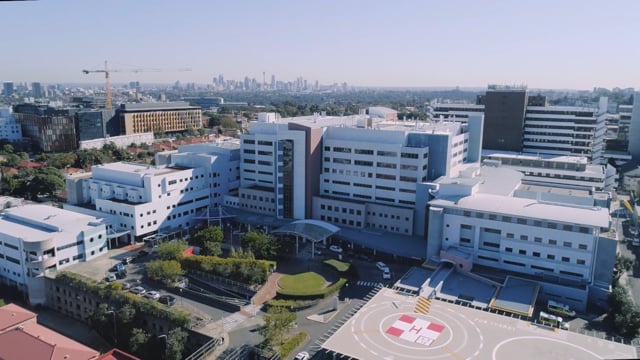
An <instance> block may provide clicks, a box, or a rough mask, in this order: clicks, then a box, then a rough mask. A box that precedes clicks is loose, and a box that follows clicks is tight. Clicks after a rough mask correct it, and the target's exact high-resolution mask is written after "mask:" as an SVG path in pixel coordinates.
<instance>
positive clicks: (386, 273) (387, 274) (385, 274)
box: [382, 269, 391, 280]
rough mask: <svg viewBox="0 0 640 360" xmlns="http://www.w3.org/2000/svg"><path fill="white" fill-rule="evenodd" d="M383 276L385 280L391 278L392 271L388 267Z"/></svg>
mask: <svg viewBox="0 0 640 360" xmlns="http://www.w3.org/2000/svg"><path fill="white" fill-rule="evenodd" d="M382 278H383V279H385V280H389V279H391V273H390V272H389V269H386V270H384V271H383V272H382Z"/></svg>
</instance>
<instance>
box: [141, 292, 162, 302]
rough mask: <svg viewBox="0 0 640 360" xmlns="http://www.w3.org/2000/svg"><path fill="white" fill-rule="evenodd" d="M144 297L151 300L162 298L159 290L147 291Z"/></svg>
mask: <svg viewBox="0 0 640 360" xmlns="http://www.w3.org/2000/svg"><path fill="white" fill-rule="evenodd" d="M144 297H146V298H147V299H151V300H158V299H160V293H159V292H157V291H147V292H146V293H145V294H144Z"/></svg>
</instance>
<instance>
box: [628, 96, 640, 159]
mask: <svg viewBox="0 0 640 360" xmlns="http://www.w3.org/2000/svg"><path fill="white" fill-rule="evenodd" d="M629 153H630V154H631V157H632V158H633V159H634V160H640V92H635V93H634V94H633V110H631V124H630V125H629Z"/></svg>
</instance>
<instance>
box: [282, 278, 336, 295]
mask: <svg viewBox="0 0 640 360" xmlns="http://www.w3.org/2000/svg"><path fill="white" fill-rule="evenodd" d="M278 285H279V286H280V289H281V290H282V292H285V293H287V294H299V295H306V294H312V293H317V292H319V291H321V290H322V289H324V288H326V287H327V285H328V283H327V280H325V279H324V278H323V277H322V276H321V275H319V274H318V273H315V272H305V273H300V274H296V275H284V276H283V277H281V278H280V280H279V281H278Z"/></svg>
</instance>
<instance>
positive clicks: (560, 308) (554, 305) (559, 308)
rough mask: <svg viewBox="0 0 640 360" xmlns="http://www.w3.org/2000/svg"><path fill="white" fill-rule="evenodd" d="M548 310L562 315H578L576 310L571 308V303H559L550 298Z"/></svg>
mask: <svg viewBox="0 0 640 360" xmlns="http://www.w3.org/2000/svg"><path fill="white" fill-rule="evenodd" d="M547 310H548V311H549V312H551V313H554V314H557V315H560V316H568V317H574V316H576V312H575V311H574V310H571V308H570V307H569V305H566V304H563V303H559V302H557V301H553V300H549V301H548V302H547Z"/></svg>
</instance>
